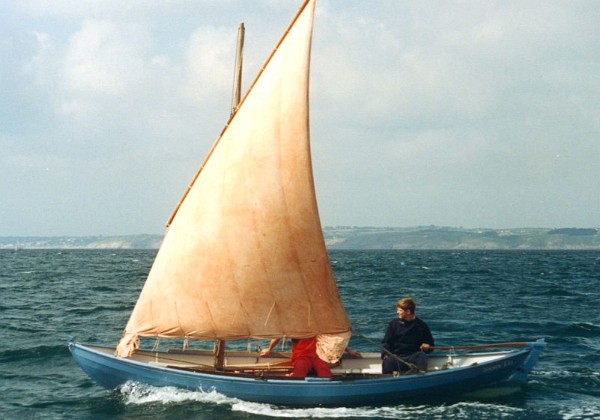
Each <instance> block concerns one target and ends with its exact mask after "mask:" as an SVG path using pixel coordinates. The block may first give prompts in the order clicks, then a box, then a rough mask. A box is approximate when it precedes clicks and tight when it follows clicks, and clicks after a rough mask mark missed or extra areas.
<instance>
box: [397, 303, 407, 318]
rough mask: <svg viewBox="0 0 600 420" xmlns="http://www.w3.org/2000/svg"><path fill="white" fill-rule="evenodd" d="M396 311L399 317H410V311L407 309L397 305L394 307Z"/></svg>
mask: <svg viewBox="0 0 600 420" xmlns="http://www.w3.org/2000/svg"><path fill="white" fill-rule="evenodd" d="M396 313H397V314H398V318H400V319H408V318H409V317H410V311H409V310H408V309H402V308H401V307H399V306H398V307H396Z"/></svg>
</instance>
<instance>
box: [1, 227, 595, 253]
mask: <svg viewBox="0 0 600 420" xmlns="http://www.w3.org/2000/svg"><path fill="white" fill-rule="evenodd" d="M323 233H324V235H325V241H326V244H327V247H328V248H329V249H597V250H600V233H599V230H598V229H596V228H585V229H583V228H560V229H542V228H538V229H534V228H523V229H463V228H451V227H439V226H422V227H414V228H379V227H354V226H352V227H351V226H336V227H325V228H324V229H323ZM162 238H163V237H162V235H123V236H77V237H68V236H59V237H0V249H9V250H19V249H157V248H158V247H159V246H160V243H161V242H162Z"/></svg>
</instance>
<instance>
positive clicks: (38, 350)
mask: <svg viewBox="0 0 600 420" xmlns="http://www.w3.org/2000/svg"><path fill="white" fill-rule="evenodd" d="M68 355H69V349H68V348H67V346H66V345H65V344H63V345H54V346H47V345H39V346H35V347H29V348H21V349H9V350H3V351H0V362H6V363H9V362H13V363H14V362H20V361H24V360H31V359H35V360H44V362H47V361H48V360H49V359H53V358H57V357H60V358H63V357H65V356H68Z"/></svg>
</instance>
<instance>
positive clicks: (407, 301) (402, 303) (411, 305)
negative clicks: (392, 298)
mask: <svg viewBox="0 0 600 420" xmlns="http://www.w3.org/2000/svg"><path fill="white" fill-rule="evenodd" d="M396 307H397V308H402V309H404V310H405V311H406V310H408V311H410V312H411V313H412V314H414V313H415V308H416V307H417V305H416V304H415V301H414V300H413V299H412V298H409V297H406V298H403V299H400V300H399V301H398V302H396Z"/></svg>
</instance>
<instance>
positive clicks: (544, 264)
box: [0, 250, 600, 419]
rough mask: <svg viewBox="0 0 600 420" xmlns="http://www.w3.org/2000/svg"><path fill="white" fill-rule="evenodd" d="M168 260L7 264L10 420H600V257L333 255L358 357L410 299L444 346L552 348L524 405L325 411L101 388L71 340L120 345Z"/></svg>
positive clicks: (1, 271) (0, 368)
mask: <svg viewBox="0 0 600 420" xmlns="http://www.w3.org/2000/svg"><path fill="white" fill-rule="evenodd" d="M155 254H156V251H106V250H103V251H91V250H90V251H83V250H81V251H71V250H69V251H65V250H62V251H61V250H54V251H52V250H19V251H0V418H9V419H10V418H15V419H16V418H123V419H128V418H140V417H145V418H165V419H166V418H169V419H170V418H199V419H200V418H211V419H212V418H233V419H263V418H271V417H286V418H329V417H331V418H419V419H592V418H596V419H600V309H599V307H600V292H599V290H598V288H599V285H600V252H599V251H331V252H330V257H331V260H332V265H333V268H334V272H335V274H336V277H337V279H338V285H339V288H340V291H341V294H342V297H343V300H344V303H345V305H346V308H347V310H348V313H349V315H350V318H351V319H352V323H353V328H354V330H355V336H354V337H353V339H352V342H351V347H353V348H356V349H359V350H363V351H377V348H376V347H374V345H373V344H371V343H370V341H369V340H374V341H376V342H379V341H380V340H381V337H382V335H383V331H384V329H385V326H386V325H387V322H388V321H389V320H390V319H391V318H392V317H394V316H395V302H396V300H397V299H398V298H401V297H404V296H407V295H410V296H412V297H414V298H415V299H416V300H417V305H418V306H417V315H418V316H419V317H420V318H422V319H424V320H425V321H426V322H427V323H428V324H429V326H430V327H431V329H432V331H433V334H434V336H435V338H436V344H438V345H465V344H482V343H489V342H506V341H533V340H535V339H537V338H545V339H546V341H547V343H548V346H547V348H546V351H545V352H544V353H543V355H542V357H541V359H540V360H539V362H538V364H537V365H536V368H535V370H534V371H533V373H532V374H531V376H530V381H529V382H528V384H527V385H526V386H525V387H524V388H523V389H522V390H520V391H518V392H516V393H513V394H509V395H494V394H492V395H478V396H476V395H471V396H465V397H464V398H461V399H459V400H457V399H454V400H446V401H439V400H438V401H434V400H431V401H418V402H414V403H405V404H394V405H389V406H385V407H359V408H314V409H290V408H284V407H277V406H270V405H266V404H256V403H246V402H243V401H239V400H235V399H231V398H227V397H224V396H221V395H218V394H214V393H201V392H191V391H183V390H177V389H173V388H162V389H161V388H152V387H146V386H140V385H136V384H131V385H129V386H126V387H124V388H123V389H121V390H120V391H107V390H104V389H103V388H101V387H99V386H97V385H95V384H94V383H93V382H91V380H89V379H88V377H87V376H86V375H85V374H84V373H83V371H81V370H80V369H79V367H78V366H77V365H76V364H75V362H74V361H73V359H72V358H71V356H70V353H69V351H68V349H67V346H66V339H67V337H68V336H70V335H72V336H74V337H75V340H76V341H79V342H87V343H94V344H108V345H114V344H115V343H116V342H117V341H118V339H119V337H120V334H121V331H122V329H123V327H124V326H125V323H126V322H127V319H128V317H129V313H130V311H131V309H132V308H133V305H134V304H135V301H136V299H137V297H138V294H139V291H140V290H141V287H142V285H143V282H144V280H145V277H146V275H147V273H148V271H149V269H150V266H151V264H152V261H153V259H154V256H155ZM361 335H362V336H364V337H367V338H368V339H369V340H367V339H365V338H363V337H361Z"/></svg>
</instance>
